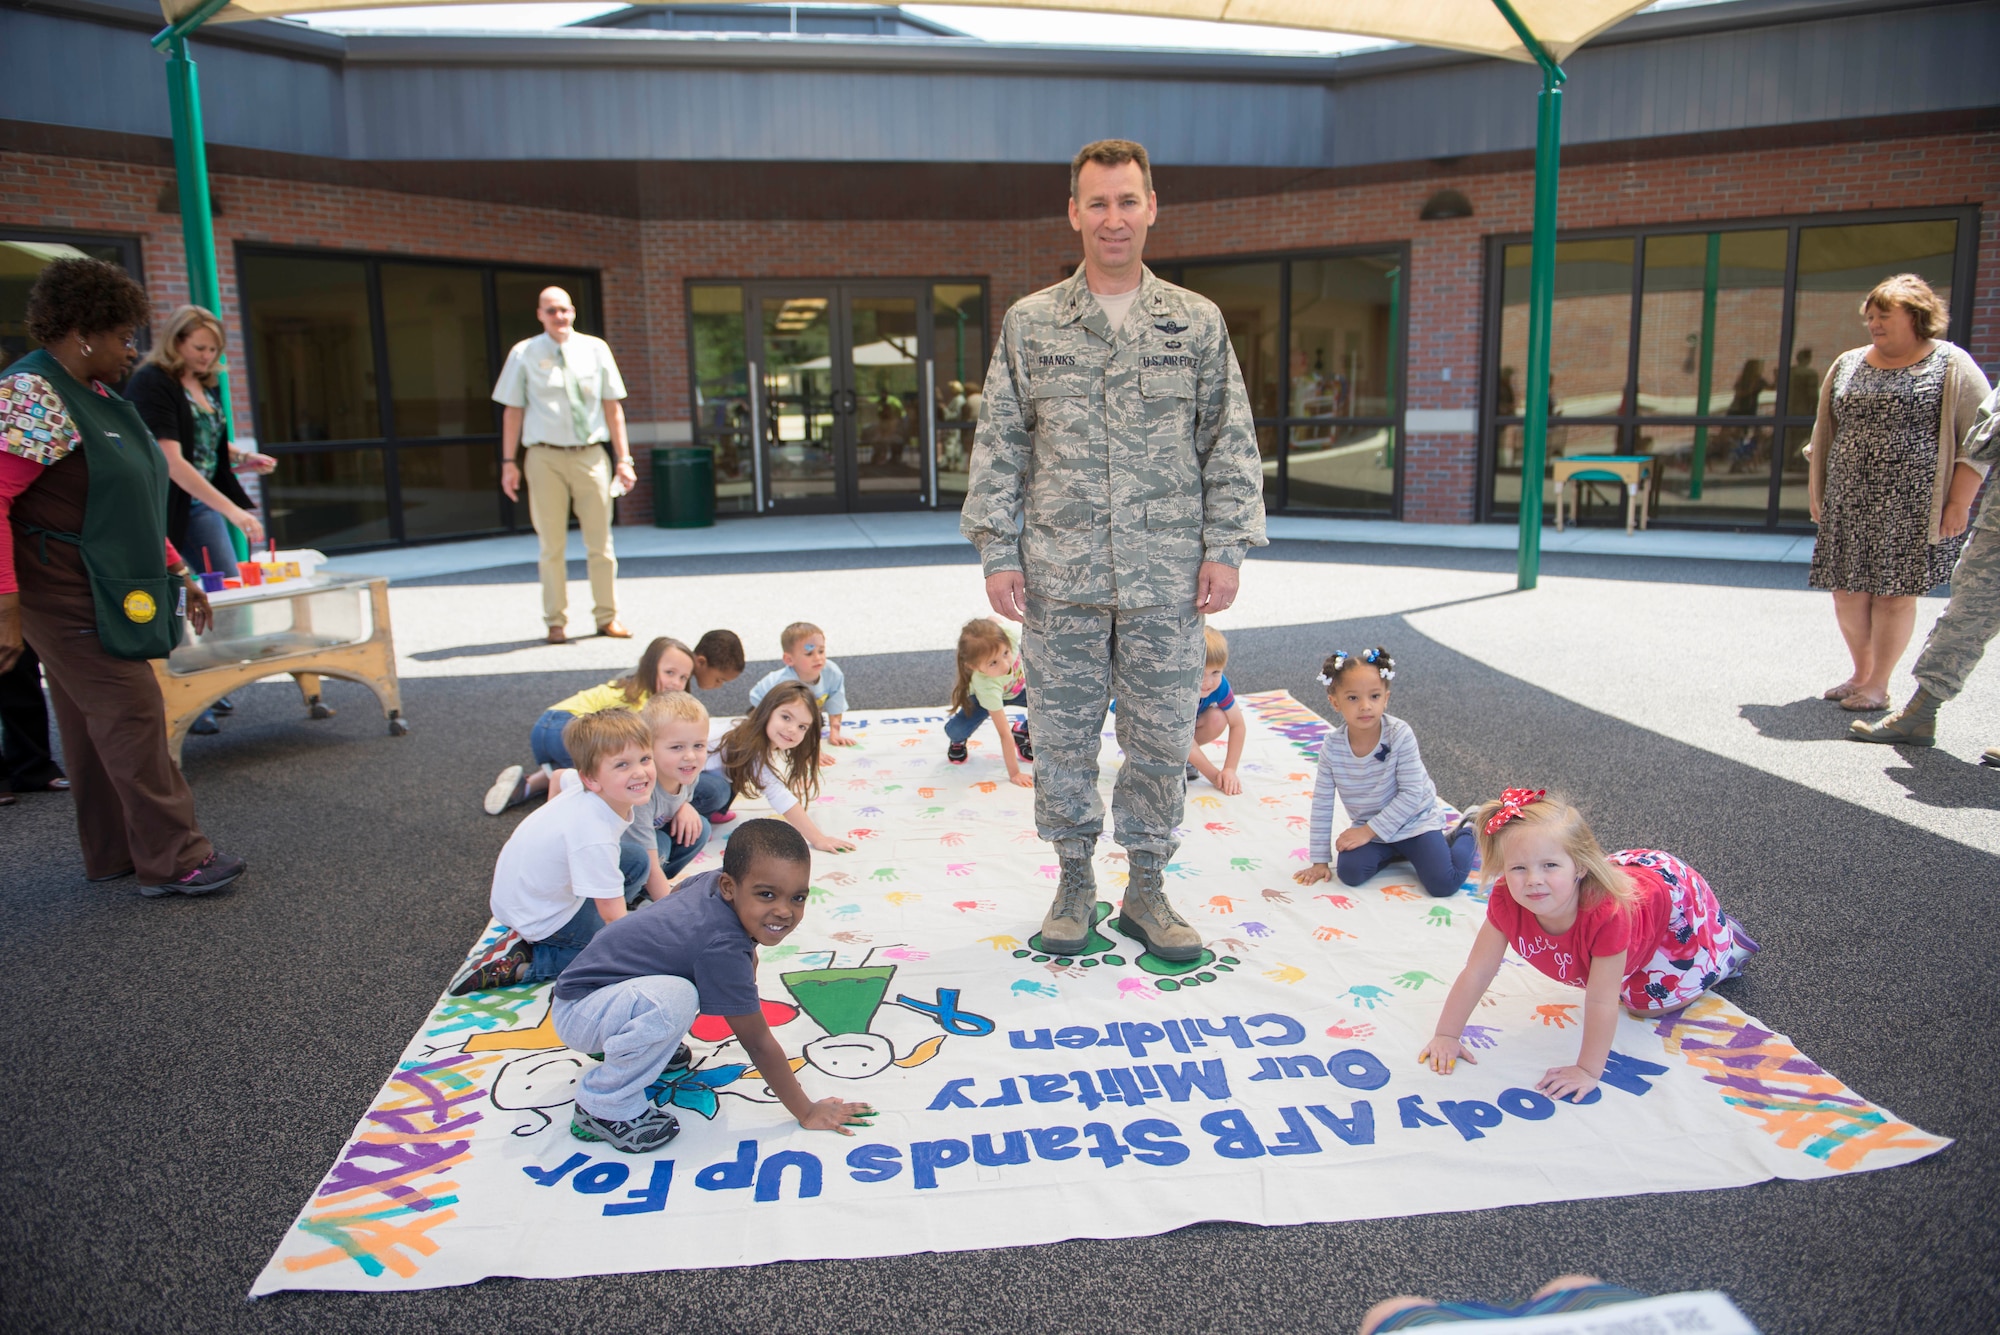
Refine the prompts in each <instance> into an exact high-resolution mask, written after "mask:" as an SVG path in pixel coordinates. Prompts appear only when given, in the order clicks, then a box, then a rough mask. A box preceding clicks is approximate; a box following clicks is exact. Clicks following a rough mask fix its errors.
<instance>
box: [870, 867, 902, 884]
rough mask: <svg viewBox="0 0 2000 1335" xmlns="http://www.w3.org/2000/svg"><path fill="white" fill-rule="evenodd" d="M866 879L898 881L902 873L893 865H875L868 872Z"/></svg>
mask: <svg viewBox="0 0 2000 1335" xmlns="http://www.w3.org/2000/svg"><path fill="white" fill-rule="evenodd" d="M868 879H869V880H871V881H900V880H902V879H903V878H902V874H901V873H899V872H898V871H897V870H896V869H895V868H894V867H877V868H876V869H875V870H874V871H871V872H869V873H868Z"/></svg>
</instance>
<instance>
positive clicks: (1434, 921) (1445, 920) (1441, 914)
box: [1426, 904, 1452, 927]
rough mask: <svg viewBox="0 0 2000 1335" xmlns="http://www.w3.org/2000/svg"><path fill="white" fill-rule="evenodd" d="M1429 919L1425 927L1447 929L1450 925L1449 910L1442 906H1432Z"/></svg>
mask: <svg viewBox="0 0 2000 1335" xmlns="http://www.w3.org/2000/svg"><path fill="white" fill-rule="evenodd" d="M1429 919H1430V920H1429V922H1428V923H1427V924H1426V925H1427V926H1430V927H1449V926H1451V924H1452V916H1451V910H1450V909H1448V908H1446V907H1445V906H1444V905H1442V904H1434V905H1432V906H1431V911H1430V914H1429Z"/></svg>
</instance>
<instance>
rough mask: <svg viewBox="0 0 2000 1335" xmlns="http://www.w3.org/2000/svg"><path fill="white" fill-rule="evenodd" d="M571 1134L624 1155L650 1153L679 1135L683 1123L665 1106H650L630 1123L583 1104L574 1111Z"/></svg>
mask: <svg viewBox="0 0 2000 1335" xmlns="http://www.w3.org/2000/svg"><path fill="white" fill-rule="evenodd" d="M569 1133H570V1134H571V1135H572V1136H575V1137H576V1138H577V1139H578V1140H595V1141H602V1142H604V1143H605V1144H606V1145H609V1146H610V1147H611V1148H612V1149H614V1150H617V1151H618V1152H619V1153H621V1154H650V1153H652V1152H653V1151H654V1150H657V1149H660V1148H661V1147H662V1146H664V1145H665V1144H666V1143H667V1142H668V1141H670V1140H672V1139H673V1138H674V1137H675V1136H678V1135H679V1134H680V1133H681V1124H680V1119H679V1118H677V1117H675V1116H674V1115H673V1114H672V1113H670V1112H668V1111H667V1110H666V1109H665V1108H648V1109H646V1111H644V1112H642V1113H640V1114H639V1115H638V1116H637V1117H634V1118H633V1119H632V1120H631V1121H629V1122H611V1121H606V1120H604V1119H603V1118H599V1117H592V1116H591V1115H590V1114H589V1113H587V1112H585V1111H584V1110H583V1109H582V1108H580V1107H579V1108H576V1109H574V1110H573V1111H572V1112H571V1113H570V1120H569Z"/></svg>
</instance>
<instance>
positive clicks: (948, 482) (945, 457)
mask: <svg viewBox="0 0 2000 1335" xmlns="http://www.w3.org/2000/svg"><path fill="white" fill-rule="evenodd" d="M974 430H975V427H974V426H973V424H972V423H970V422H959V423H957V424H956V425H948V424H946V423H942V422H940V423H939V424H938V428H937V453H938V458H937V490H938V494H937V503H938V504H939V505H941V506H952V505H963V504H965V483H966V476H967V473H968V471H969V469H970V467H971V464H972V433H973V431H974Z"/></svg>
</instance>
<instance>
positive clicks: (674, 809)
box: [553, 691, 709, 908]
mask: <svg viewBox="0 0 2000 1335" xmlns="http://www.w3.org/2000/svg"><path fill="white" fill-rule="evenodd" d="M639 717H640V718H641V719H643V720H644V721H645V724H646V727H647V728H648V729H649V730H650V731H651V732H652V734H653V796H652V797H651V798H650V799H649V800H647V801H645V802H641V803H640V804H639V805H637V806H635V807H633V808H632V823H631V825H630V826H628V827H626V830H625V837H624V839H623V841H622V842H621V843H620V845H619V849H618V869H619V871H620V872H621V873H622V874H623V875H624V877H625V902H626V903H627V904H628V905H631V906H633V907H635V908H636V907H637V906H638V903H639V895H640V892H641V891H642V890H643V891H644V893H645V896H646V898H648V899H665V898H666V897H667V893H668V890H669V889H670V887H669V885H668V881H669V880H671V879H672V878H673V877H674V876H675V875H677V874H678V873H679V872H680V870H681V868H683V867H685V866H687V864H688V863H690V862H692V861H694V860H695V858H696V857H697V856H699V855H700V853H701V850H702V849H703V848H704V847H705V846H706V845H707V844H708V836H709V824H708V820H707V818H706V817H704V816H703V815H702V814H701V813H700V812H698V811H696V810H695V809H694V807H693V806H692V805H691V801H690V799H692V798H693V796H694V785H695V783H696V781H697V780H699V779H700V778H701V773H702V766H703V764H705V763H706V762H707V760H708V710H707V708H706V707H704V706H703V704H702V703H701V701H699V700H697V699H695V698H694V697H693V696H692V695H690V694H688V693H687V692H686V691H665V692H662V693H661V694H659V695H655V696H654V697H653V698H652V699H650V700H648V701H647V702H646V707H645V708H644V709H642V710H640V711H639ZM553 782H554V785H555V790H556V791H557V792H558V793H560V792H563V791H565V790H567V789H569V788H572V787H574V786H576V784H577V782H578V780H577V775H576V771H575V770H573V769H565V770H557V771H556V774H555V779H554V781H553Z"/></svg>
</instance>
